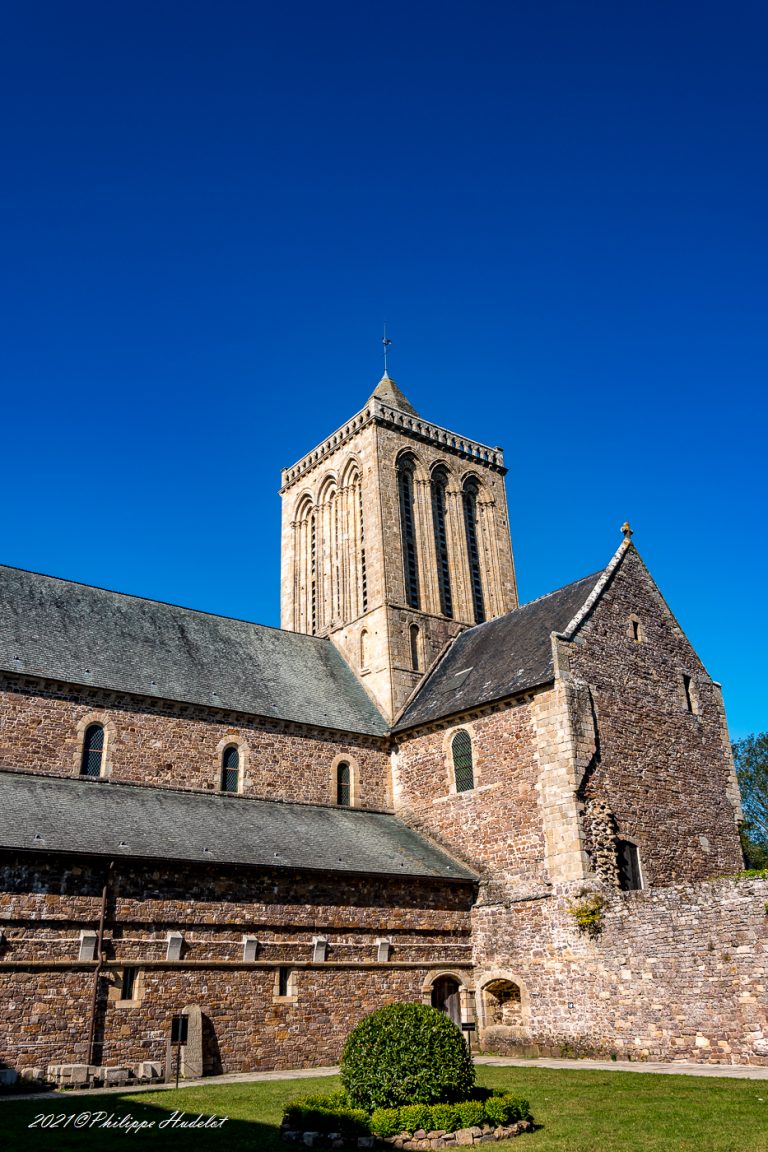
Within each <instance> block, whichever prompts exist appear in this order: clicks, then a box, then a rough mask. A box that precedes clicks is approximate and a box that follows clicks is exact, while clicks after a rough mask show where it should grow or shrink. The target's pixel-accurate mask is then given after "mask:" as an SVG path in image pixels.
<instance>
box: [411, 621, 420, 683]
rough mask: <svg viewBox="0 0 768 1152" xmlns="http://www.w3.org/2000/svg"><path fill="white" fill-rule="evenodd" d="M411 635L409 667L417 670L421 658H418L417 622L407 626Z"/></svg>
mask: <svg viewBox="0 0 768 1152" xmlns="http://www.w3.org/2000/svg"><path fill="white" fill-rule="evenodd" d="M409 632H410V637H411V668H413V670H414V672H418V671H419V669H420V668H421V660H420V659H419V626H418V624H411V627H410V628H409Z"/></svg>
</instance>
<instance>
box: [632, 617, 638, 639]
mask: <svg viewBox="0 0 768 1152" xmlns="http://www.w3.org/2000/svg"><path fill="white" fill-rule="evenodd" d="M632 639H633V640H634V642H635V644H639V643H640V621H639V620H633V621H632Z"/></svg>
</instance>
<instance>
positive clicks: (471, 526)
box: [462, 476, 485, 624]
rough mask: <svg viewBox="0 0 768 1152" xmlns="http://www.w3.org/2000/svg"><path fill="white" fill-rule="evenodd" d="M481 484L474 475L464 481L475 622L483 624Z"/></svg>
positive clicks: (465, 524) (468, 555) (470, 578)
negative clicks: (479, 534) (479, 532)
mask: <svg viewBox="0 0 768 1152" xmlns="http://www.w3.org/2000/svg"><path fill="white" fill-rule="evenodd" d="M478 492H479V485H478V483H477V480H475V478H474V476H470V477H469V479H467V480H465V482H464V491H463V494H462V496H463V502H464V530H465V532H466V535H467V558H468V560H469V581H470V586H471V588H472V606H473V608H474V613H475V623H476V624H482V623H483V621H484V620H485V604H484V602H483V581H482V578H481V576H480V551H479V549H478V546H477V496H478Z"/></svg>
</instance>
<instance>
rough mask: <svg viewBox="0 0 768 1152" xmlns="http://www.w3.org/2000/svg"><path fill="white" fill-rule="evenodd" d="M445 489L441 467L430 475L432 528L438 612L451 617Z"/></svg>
mask: <svg viewBox="0 0 768 1152" xmlns="http://www.w3.org/2000/svg"><path fill="white" fill-rule="evenodd" d="M447 487H448V471H447V469H445V468H443V467H442V466H440V467H438V468H435V470H434V472H433V473H432V528H433V531H434V534H435V560H436V563H437V587H438V589H439V592H440V611H441V612H442V614H443V616H453V600H452V599H451V577H450V571H449V568H448V537H447V534H446V530H445V490H446V488H447Z"/></svg>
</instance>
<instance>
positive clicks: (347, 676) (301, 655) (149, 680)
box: [0, 565, 387, 735]
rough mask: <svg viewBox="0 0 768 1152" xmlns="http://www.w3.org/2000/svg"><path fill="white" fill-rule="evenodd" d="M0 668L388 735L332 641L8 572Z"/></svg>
mask: <svg viewBox="0 0 768 1152" xmlns="http://www.w3.org/2000/svg"><path fill="white" fill-rule="evenodd" d="M0 668H2V669H4V670H6V671H11V672H20V673H22V674H27V675H32V676H44V677H47V678H50V679H53V680H63V681H65V682H67V683H70V684H86V685H89V686H91V687H99V688H106V689H109V690H112V691H115V692H127V693H131V694H138V695H141V696H149V697H154V698H156V699H160V700H172V701H178V702H183V703H188V704H202V705H207V706H210V707H214V708H223V709H226V710H228V711H236V712H244V713H247V714H249V715H254V716H263V717H268V718H274V719H280V720H289V721H295V722H296V723H298V724H304V725H318V726H320V727H323V728H334V729H338V730H341V731H348V732H360V733H368V734H371V735H384V734H385V733H386V732H387V724H386V722H385V720H384V718H383V717H382V716H381V715H380V713H379V712H378V711H377V709H376V707H375V706H374V705H373V703H372V702H371V700H370V699H369V697H368V695H367V694H366V692H365V691H364V689H363V688H362V687H361V686H360V684H359V683H358V681H357V680H356V678H355V676H354V674H353V673H352V671H351V669H350V668H349V667H348V665H347V664H346V663H345V661H344V660H343V659H342V657H341V656H340V655H339V653H338V652H337V650H336V649H335V648H334V646H333V644H332V643H331V642H330V640H325V639H321V638H320V637H317V636H304V635H301V634H300V633H297V632H283V631H281V630H279V629H277V628H266V627H264V626H263V625H261V624H251V623H248V622H247V621H245V620H232V619H230V618H229V617H225V616H213V615H209V614H208V613H206V612H197V611H194V610H192V609H190V608H179V607H177V606H175V605H173V604H163V603H161V602H159V601H156V600H144V599H142V598H141V597H139V596H126V595H124V594H123V593H120V592H108V591H106V590H105V589H103V588H92V587H90V586H89V585H86V584H76V583H73V582H72V581H69V580H60V579H58V578H56V577H52V576H42V575H39V574H38V573H35V572H27V571H24V570H23V569H19V568H8V567H4V566H1V565H0Z"/></svg>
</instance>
